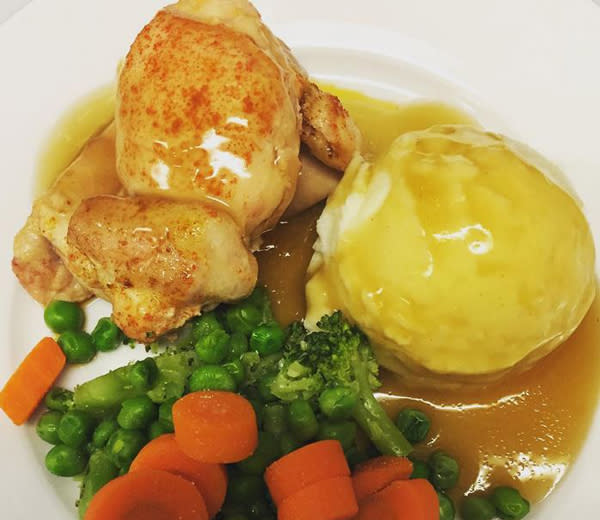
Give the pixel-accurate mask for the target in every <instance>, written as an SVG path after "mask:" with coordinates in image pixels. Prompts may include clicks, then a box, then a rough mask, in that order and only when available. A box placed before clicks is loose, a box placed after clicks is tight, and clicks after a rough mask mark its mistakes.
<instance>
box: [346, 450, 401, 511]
mask: <svg viewBox="0 0 600 520" xmlns="http://www.w3.org/2000/svg"><path fill="white" fill-rule="evenodd" d="M411 473H412V462H411V461H410V460H408V459H407V458H406V457H394V456H393V455H383V456H381V457H377V458H375V459H370V460H368V461H366V462H364V463H363V464H359V465H358V466H357V467H356V468H355V469H354V473H353V474H352V485H353V486H354V492H355V493H356V499H357V500H358V501H359V502H361V501H362V500H364V499H365V498H367V497H368V496H370V495H372V494H374V493H377V492H378V491H381V490H382V489H383V488H384V487H386V486H388V485H390V484H391V483H392V482H394V481H395V480H408V479H409V478H410V475H411Z"/></svg>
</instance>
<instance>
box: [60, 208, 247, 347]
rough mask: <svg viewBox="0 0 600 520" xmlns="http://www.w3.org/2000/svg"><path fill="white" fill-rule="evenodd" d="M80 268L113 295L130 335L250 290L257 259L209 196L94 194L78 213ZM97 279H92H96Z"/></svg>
mask: <svg viewBox="0 0 600 520" xmlns="http://www.w3.org/2000/svg"><path fill="white" fill-rule="evenodd" d="M67 240H68V243H69V245H70V246H72V247H73V248H75V249H78V250H80V251H85V261H84V262H81V263H79V262H77V263H75V264H73V267H74V268H75V271H74V274H75V275H76V276H77V277H79V278H81V279H85V280H87V281H88V282H89V283H90V289H91V290H92V291H94V292H95V293H96V294H100V295H102V296H103V297H105V298H106V299H108V300H110V301H112V303H113V318H114V320H115V322H116V323H117V324H118V325H119V326H120V327H121V328H122V329H123V331H124V332H125V334H127V335H128V336H129V337H133V338H136V339H139V340H140V341H146V342H147V341H152V340H153V339H154V338H155V337H156V336H158V335H161V334H163V333H165V332H167V331H168V330H170V329H172V328H174V327H177V326H179V325H183V323H185V321H187V320H188V319H189V318H191V317H192V316H195V315H197V314H199V313H200V310H201V308H202V307H209V308H210V307H214V306H215V305H217V304H218V303H220V302H224V301H232V300H236V299H240V298H242V297H244V296H246V295H247V294H248V293H249V292H250V291H251V290H252V289H253V288H254V285H255V283H256V277H257V269H258V268H257V264H256V259H255V258H254V256H253V255H252V254H251V253H250V252H249V251H248V249H247V248H246V246H245V244H244V242H243V241H242V235H241V233H240V230H239V228H238V226H237V224H236V223H235V222H234V220H233V219H232V218H231V217H230V216H229V215H228V214H227V213H226V212H223V211H219V210H217V209H215V208H213V207H212V205H211V204H206V203H202V202H185V201H175V200H167V199H165V198H148V197H135V198H122V197H110V196H103V197H94V198H91V199H88V200H86V201H84V202H83V203H82V204H81V205H80V206H79V208H78V209H77V211H76V212H75V214H74V215H73V218H72V222H71V226H70V227H69V234H68V238H67ZM92 280H93V282H92Z"/></svg>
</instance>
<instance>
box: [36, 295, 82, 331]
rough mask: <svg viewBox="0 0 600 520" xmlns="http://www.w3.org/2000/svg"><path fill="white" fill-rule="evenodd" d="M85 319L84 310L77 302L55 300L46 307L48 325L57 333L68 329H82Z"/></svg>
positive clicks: (45, 318)
mask: <svg viewBox="0 0 600 520" xmlns="http://www.w3.org/2000/svg"><path fill="white" fill-rule="evenodd" d="M84 320H85V316H84V314H83V310H82V308H81V307H80V306H79V305H78V304H77V303H73V302H65V301H62V300H53V301H51V302H50V303H49V304H48V305H47V306H46V308H45V309H44V321H45V322H46V325H47V326H48V328H49V329H50V330H51V331H52V332H56V333H57V334H62V333H63V332H66V331H67V330H81V327H82V326H83V322H84Z"/></svg>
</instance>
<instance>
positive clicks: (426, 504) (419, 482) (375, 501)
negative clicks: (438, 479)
mask: <svg viewBox="0 0 600 520" xmlns="http://www.w3.org/2000/svg"><path fill="white" fill-rule="evenodd" d="M439 517H440V506H439V503H438V497H437V494H436V492H435V490H434V489H433V486H432V485H431V484H430V483H429V482H428V481H427V480H425V479H415V480H397V481H396V482H392V483H391V484H390V485H389V486H387V487H386V488H384V489H382V490H381V491H379V492H378V493H375V494H373V495H371V496H370V497H368V498H367V499H366V500H364V501H363V502H362V503H361V504H360V511H359V513H358V515H357V517H356V520H439Z"/></svg>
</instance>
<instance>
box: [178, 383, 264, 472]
mask: <svg viewBox="0 0 600 520" xmlns="http://www.w3.org/2000/svg"><path fill="white" fill-rule="evenodd" d="M173 424H174V426H175V439H176V440H177V443H178V444H179V447H180V448H181V450H182V451H183V452H184V453H185V454H186V455H187V456H188V457H191V458H192V459H195V460H199V461H200V462H207V463H217V464H228V463H232V462H239V461H240V460H244V459H246V458H248V457H249V456H250V455H252V453H254V450H255V449H256V446H257V444H258V427H257V425H256V414H255V413H254V408H252V405H251V404H250V402H249V401H248V400H247V399H245V398H243V397H242V396H241V395H239V394H234V393H232V392H213V391H209V392H194V393H192V394H188V395H186V396H185V397H182V398H181V399H179V400H178V401H177V402H176V403H175V404H174V405H173Z"/></svg>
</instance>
